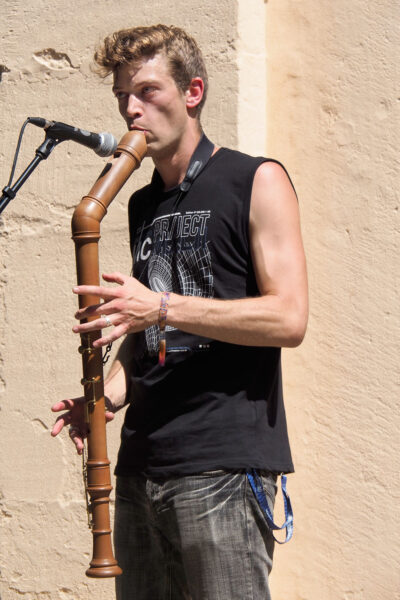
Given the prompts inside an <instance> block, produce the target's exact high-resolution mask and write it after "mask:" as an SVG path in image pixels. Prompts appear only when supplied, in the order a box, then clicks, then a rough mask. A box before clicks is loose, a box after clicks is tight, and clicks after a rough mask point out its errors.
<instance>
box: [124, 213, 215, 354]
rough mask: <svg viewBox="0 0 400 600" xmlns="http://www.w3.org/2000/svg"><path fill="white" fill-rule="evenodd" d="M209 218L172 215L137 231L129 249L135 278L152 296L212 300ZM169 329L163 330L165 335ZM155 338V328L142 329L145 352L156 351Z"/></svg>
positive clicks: (200, 215)
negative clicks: (150, 291) (153, 294)
mask: <svg viewBox="0 0 400 600" xmlns="http://www.w3.org/2000/svg"><path fill="white" fill-rule="evenodd" d="M210 216H211V211H209V210H206V211H205V210H202V211H187V212H185V214H181V213H180V212H174V213H172V214H169V215H163V216H161V217H157V218H156V219H154V221H152V223H150V224H149V225H146V226H144V225H143V227H142V228H139V229H138V230H137V231H136V233H135V243H134V248H133V256H134V274H135V276H138V277H139V279H140V280H141V281H142V282H143V283H144V284H145V285H147V286H148V287H149V288H150V289H151V290H153V291H154V292H175V293H177V294H182V295H183V296H200V297H204V298H212V297H213V295H214V282H213V275H212V265H211V254H210V251H209V248H208V241H207V222H208V220H209V218H210ZM143 263H145V264H143ZM136 274H137V275H136ZM172 329H173V328H172V327H168V326H167V331H168V330H172ZM158 335H159V332H158V327H157V326H156V325H154V326H153V327H149V328H148V329H146V342H147V350H148V352H150V353H154V352H157V351H158V344H159V339H158Z"/></svg>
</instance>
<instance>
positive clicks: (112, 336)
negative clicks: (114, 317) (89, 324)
mask: <svg viewBox="0 0 400 600" xmlns="http://www.w3.org/2000/svg"><path fill="white" fill-rule="evenodd" d="M126 331H127V326H126V325H117V326H116V327H114V328H113V329H112V330H110V333H107V335H105V336H103V337H101V338H99V339H98V340H95V341H94V342H93V347H94V348H100V347H102V346H107V344H111V343H112V342H115V340H118V339H119V338H120V337H121V336H122V335H124V334H125V333H126Z"/></svg>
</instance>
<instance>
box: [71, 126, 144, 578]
mask: <svg viewBox="0 0 400 600" xmlns="http://www.w3.org/2000/svg"><path fill="white" fill-rule="evenodd" d="M145 153H146V141H145V137H144V135H143V134H142V133H139V132H137V131H130V132H128V133H126V134H125V135H124V136H123V138H122V139H121V141H120V142H119V144H118V146H117V150H116V151H115V154H114V156H113V158H112V159H111V160H110V161H109V162H108V163H107V164H106V166H105V168H104V169H103V172H102V173H101V175H100V177H99V178H98V179H97V181H96V183H95V184H94V186H93V187H92V189H91V190H90V192H89V194H88V195H87V196H84V197H83V198H82V200H81V202H80V204H79V205H78V206H77V208H76V209H75V211H74V214H73V217H72V239H73V240H74V242H75V252H76V271H77V279H78V285H96V286H98V285H100V275H99V253H98V241H99V239H100V222H101V221H102V219H103V217H104V216H105V215H106V213H107V207H108V205H109V204H110V203H111V202H112V200H113V199H114V198H115V196H116V195H117V194H118V192H119V191H120V189H121V188H122V186H123V185H124V183H125V182H126V181H127V179H128V178H129V176H130V175H131V174H132V173H133V171H134V170H135V169H137V168H138V167H139V166H140V163H141V160H142V158H143V156H144V155H145ZM98 302H99V300H98V297H97V296H93V295H83V296H79V307H80V308H85V307H86V306H90V305H93V304H98ZM93 318H96V317H93ZM99 337H101V332H99V331H96V332H90V333H85V334H82V335H81V346H80V348H79V351H80V353H81V354H82V363H83V379H82V385H83V386H84V393H85V415H86V421H87V424H88V430H89V433H88V436H87V462H86V469H85V470H86V477H85V479H86V494H87V495H88V496H89V498H90V503H89V511H90V514H91V528H92V533H93V558H92V560H91V562H90V567H89V568H88V570H87V571H86V575H87V576H88V577H115V576H116V575H120V574H121V573H122V571H121V569H120V567H119V566H118V564H117V561H116V560H115V558H114V555H113V551H112V545H111V527H110V511H109V502H110V499H109V497H110V492H111V490H112V486H111V476H110V461H109V460H108V458H107V441H106V422H105V402H104V384H103V360H102V349H101V348H93V342H94V341H95V340H96V339H98V338H99Z"/></svg>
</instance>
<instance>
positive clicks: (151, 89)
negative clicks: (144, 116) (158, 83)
mask: <svg viewBox="0 0 400 600" xmlns="http://www.w3.org/2000/svg"><path fill="white" fill-rule="evenodd" d="M155 90H156V88H155V87H154V86H153V85H145V86H144V87H143V88H142V95H143V96H149V95H150V94H152V93H153V92H155Z"/></svg>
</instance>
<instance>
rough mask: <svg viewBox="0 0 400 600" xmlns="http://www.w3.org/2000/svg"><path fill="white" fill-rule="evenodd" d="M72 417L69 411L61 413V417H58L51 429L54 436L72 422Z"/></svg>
mask: <svg viewBox="0 0 400 600" xmlns="http://www.w3.org/2000/svg"><path fill="white" fill-rule="evenodd" d="M70 418H71V417H70V416H69V414H68V413H67V414H66V415H61V416H60V417H57V420H56V422H55V423H54V425H53V429H52V430H51V435H52V437H56V435H58V434H59V433H60V431H62V430H63V429H64V427H65V426H66V425H68V423H69V422H70Z"/></svg>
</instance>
